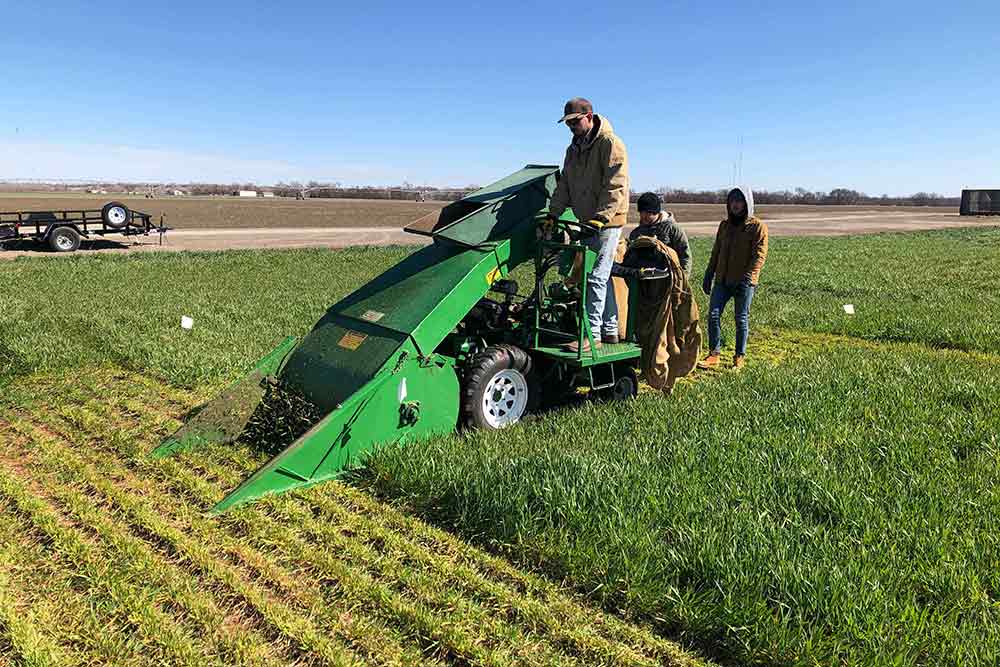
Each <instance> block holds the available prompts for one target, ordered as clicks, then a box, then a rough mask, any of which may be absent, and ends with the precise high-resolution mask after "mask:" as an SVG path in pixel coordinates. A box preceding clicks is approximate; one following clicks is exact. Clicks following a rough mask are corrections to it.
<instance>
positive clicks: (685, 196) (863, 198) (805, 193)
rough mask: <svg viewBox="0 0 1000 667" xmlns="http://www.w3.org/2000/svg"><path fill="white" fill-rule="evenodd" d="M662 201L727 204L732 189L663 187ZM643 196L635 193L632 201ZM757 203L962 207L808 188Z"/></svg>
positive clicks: (768, 195) (934, 199)
mask: <svg viewBox="0 0 1000 667" xmlns="http://www.w3.org/2000/svg"><path fill="white" fill-rule="evenodd" d="M655 192H656V193H657V194H658V195H660V197H661V198H662V199H663V200H664V201H666V202H670V203H671V204H724V203H725V201H726V195H727V194H728V193H729V189H728V188H726V189H723V190H685V189H683V188H668V187H661V188H658V189H657V190H655ZM638 198H639V194H638V193H636V192H632V201H635V200H636V199H638ZM753 198H754V201H755V202H756V203H758V204H829V205H844V206H849V205H855V206H857V205H864V206H958V205H959V203H960V201H961V198H960V197H945V196H943V195H939V194H937V193H934V192H918V193H916V194H913V195H909V196H905V197H890V196H889V195H881V196H877V197H876V196H872V195H867V194H865V193H864V192H858V191H857V190H849V189H847V188H836V189H834V190H830V191H829V192H810V191H809V190H806V189H804V188H795V190H794V191H793V190H754V191H753Z"/></svg>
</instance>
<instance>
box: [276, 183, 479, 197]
mask: <svg viewBox="0 0 1000 667" xmlns="http://www.w3.org/2000/svg"><path fill="white" fill-rule="evenodd" d="M268 189H269V190H272V191H273V192H274V193H275V194H276V195H278V196H279V197H295V196H296V195H297V194H298V193H303V194H304V195H305V196H306V197H308V198H310V199H395V200H408V201H413V200H417V201H454V200H456V199H461V198H462V197H464V196H465V195H467V194H468V193H470V192H474V191H475V190H478V189H479V188H478V186H475V185H470V186H467V187H464V188H452V189H443V188H434V187H429V186H416V185H412V184H410V183H405V182H404V183H403V184H402V185H394V186H388V187H380V186H374V185H367V186H356V187H345V186H343V185H341V184H340V183H318V182H316V181H309V182H308V183H305V184H303V183H299V182H296V181H292V182H291V183H277V184H276V185H274V187H271V188H268Z"/></svg>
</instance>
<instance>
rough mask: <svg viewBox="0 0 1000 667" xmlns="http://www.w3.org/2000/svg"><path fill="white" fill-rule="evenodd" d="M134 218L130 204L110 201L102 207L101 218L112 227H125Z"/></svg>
mask: <svg viewBox="0 0 1000 667" xmlns="http://www.w3.org/2000/svg"><path fill="white" fill-rule="evenodd" d="M131 218H132V216H131V215H130V214H129V210H128V206H126V205H125V204H122V203H121V202H117V201H109V202H108V203H107V204H105V205H104V207H103V208H102V209H101V220H103V221H104V224H105V225H107V226H108V227H110V228H112V229H124V228H125V227H128V222H129V220H130V219H131Z"/></svg>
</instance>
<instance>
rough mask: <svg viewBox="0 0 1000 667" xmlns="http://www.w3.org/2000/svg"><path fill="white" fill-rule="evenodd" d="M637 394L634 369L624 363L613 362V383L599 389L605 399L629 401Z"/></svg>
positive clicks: (636, 380)
mask: <svg viewBox="0 0 1000 667" xmlns="http://www.w3.org/2000/svg"><path fill="white" fill-rule="evenodd" d="M638 394H639V378H638V377H637V376H636V374H635V369H634V368H632V367H631V366H628V365H626V364H615V384H614V386H613V387H609V388H608V389H604V390H603V391H601V399H602V400H605V401H629V400H631V399H633V398H635V397H636V396H638Z"/></svg>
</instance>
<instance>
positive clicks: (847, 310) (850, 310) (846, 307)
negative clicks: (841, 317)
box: [844, 303, 854, 315]
mask: <svg viewBox="0 0 1000 667" xmlns="http://www.w3.org/2000/svg"><path fill="white" fill-rule="evenodd" d="M844 312H845V313H847V314H848V315H853V314H854V304H853V303H845V304H844Z"/></svg>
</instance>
